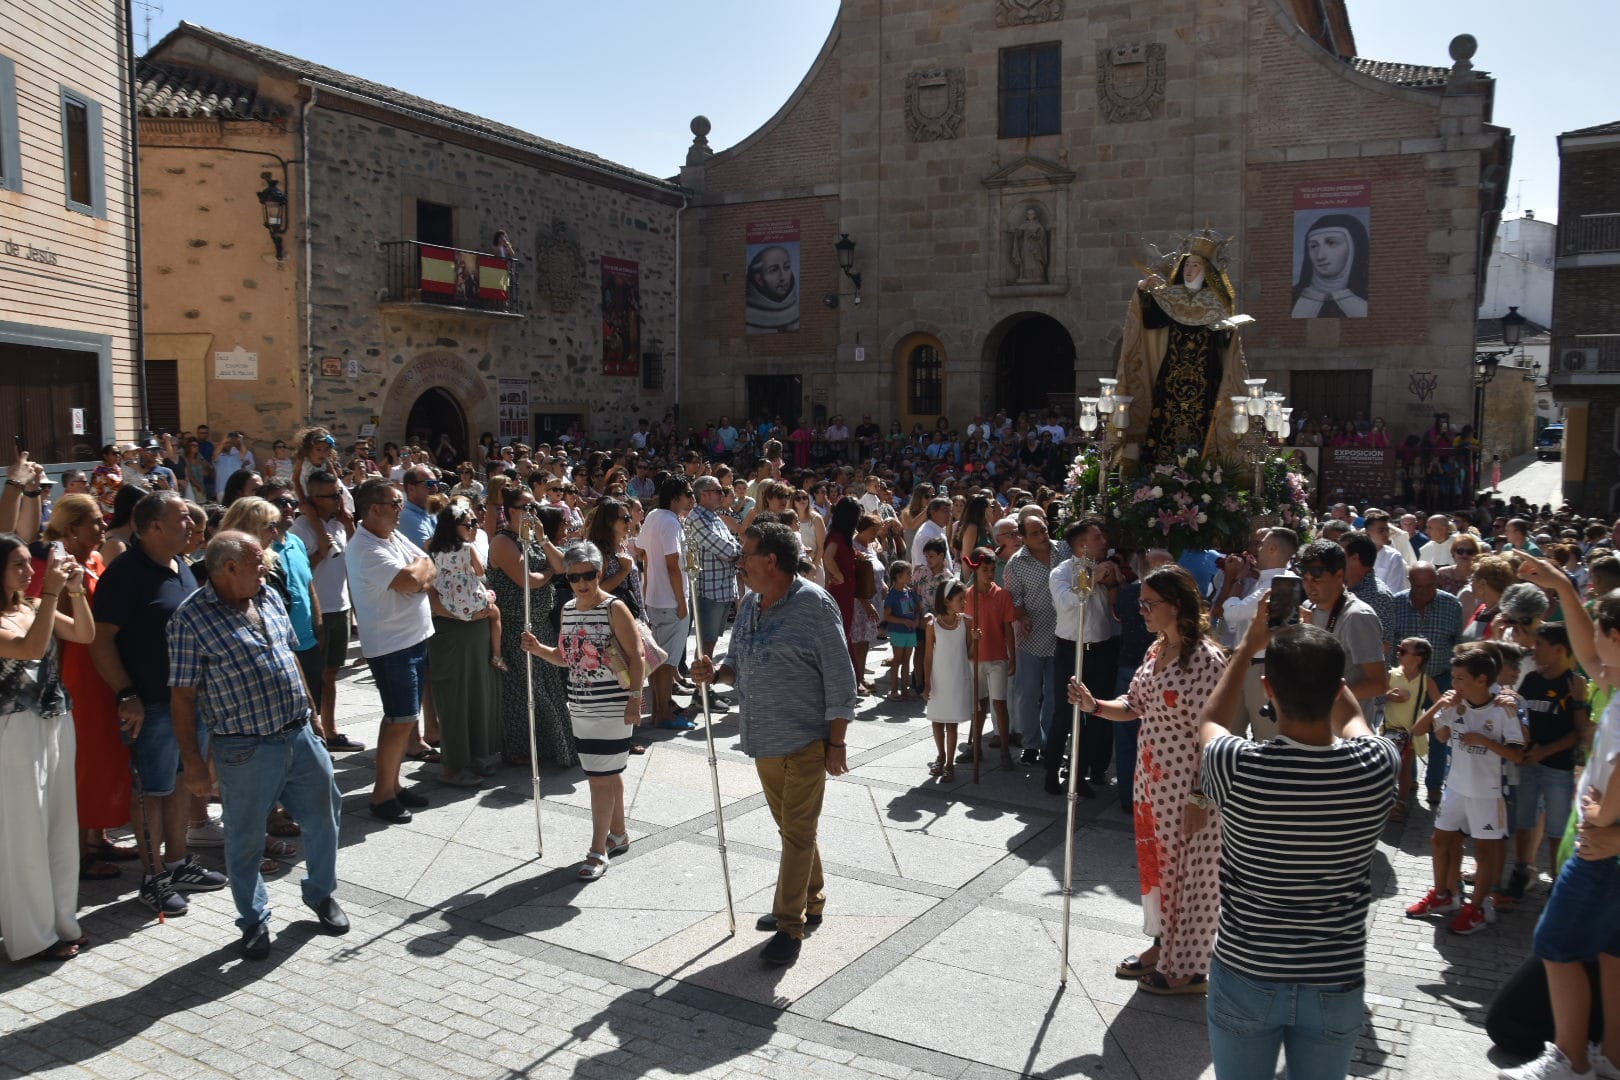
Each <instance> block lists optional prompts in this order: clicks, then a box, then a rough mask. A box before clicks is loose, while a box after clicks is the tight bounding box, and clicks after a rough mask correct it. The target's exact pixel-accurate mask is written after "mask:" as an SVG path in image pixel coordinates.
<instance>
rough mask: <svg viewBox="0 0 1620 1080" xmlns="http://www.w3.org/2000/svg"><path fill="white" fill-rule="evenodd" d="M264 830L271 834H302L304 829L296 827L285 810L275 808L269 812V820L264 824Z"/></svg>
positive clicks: (295, 823)
mask: <svg viewBox="0 0 1620 1080" xmlns="http://www.w3.org/2000/svg"><path fill="white" fill-rule="evenodd" d="M264 831H265V832H267V833H269V834H270V835H271V836H303V835H304V830H303V829H301V828H299V827H298V822H296V821H294V820H293V819H292V817H291V815H289V814H288V813H287V811H285V810H276V811H273V812H272V813H271V814H270V820H269V821H268V822H267V823H266V824H265V827H264Z"/></svg>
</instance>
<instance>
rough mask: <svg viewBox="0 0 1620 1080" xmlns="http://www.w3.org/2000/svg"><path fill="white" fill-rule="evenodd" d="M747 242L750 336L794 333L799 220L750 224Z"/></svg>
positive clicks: (797, 300)
mask: <svg viewBox="0 0 1620 1080" xmlns="http://www.w3.org/2000/svg"><path fill="white" fill-rule="evenodd" d="M744 241H745V243H746V245H747V247H746V251H745V254H746V256H747V259H748V273H747V283H746V286H745V289H746V295H745V301H746V308H745V311H746V315H747V321H748V333H750V334H790V333H793V332H794V331H796V330H798V329H799V219H798V218H789V219H785V220H779V221H754V222H749V224H748V225H747V227H746V228H745V229H744Z"/></svg>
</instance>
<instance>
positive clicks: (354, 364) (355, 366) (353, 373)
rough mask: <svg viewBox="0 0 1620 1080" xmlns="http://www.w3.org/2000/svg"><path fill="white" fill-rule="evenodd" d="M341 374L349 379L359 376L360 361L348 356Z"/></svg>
mask: <svg viewBox="0 0 1620 1080" xmlns="http://www.w3.org/2000/svg"><path fill="white" fill-rule="evenodd" d="M343 374H345V375H347V376H348V377H349V378H351V379H358V378H359V377H360V361H359V360H356V359H355V358H354V357H352V356H351V357H349V362H348V364H347V365H345V367H344V369H343Z"/></svg>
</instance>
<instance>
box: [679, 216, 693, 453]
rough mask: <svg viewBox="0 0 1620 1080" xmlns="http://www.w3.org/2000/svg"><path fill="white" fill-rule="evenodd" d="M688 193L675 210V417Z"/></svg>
mask: <svg viewBox="0 0 1620 1080" xmlns="http://www.w3.org/2000/svg"><path fill="white" fill-rule="evenodd" d="M691 205H692V199H691V197H690V196H689V195H686V194H684V193H683V194H682V195H681V207H680V209H679V210H676V211H675V419H676V421H677V422H679V421H680V418H681V217H682V215H684V214H685V213H686V211H687V210H688V209H690V208H691Z"/></svg>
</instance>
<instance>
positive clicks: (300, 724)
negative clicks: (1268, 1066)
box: [276, 716, 309, 735]
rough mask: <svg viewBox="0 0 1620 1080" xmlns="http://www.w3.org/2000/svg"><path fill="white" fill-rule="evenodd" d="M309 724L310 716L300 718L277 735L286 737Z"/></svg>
mask: <svg viewBox="0 0 1620 1080" xmlns="http://www.w3.org/2000/svg"><path fill="white" fill-rule="evenodd" d="M307 723H309V717H308V716H300V717H299V718H298V719H296V720H294V721H293V722H292V723H290V724H288V725H286V726H285V727H283V728H282V729H281V730H280V731H278V732H276V734H277V735H285V734H287V733H288V732H291V731H297V730H298V729H299V728H301V727H303V726H304V725H305V724H307Z"/></svg>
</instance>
